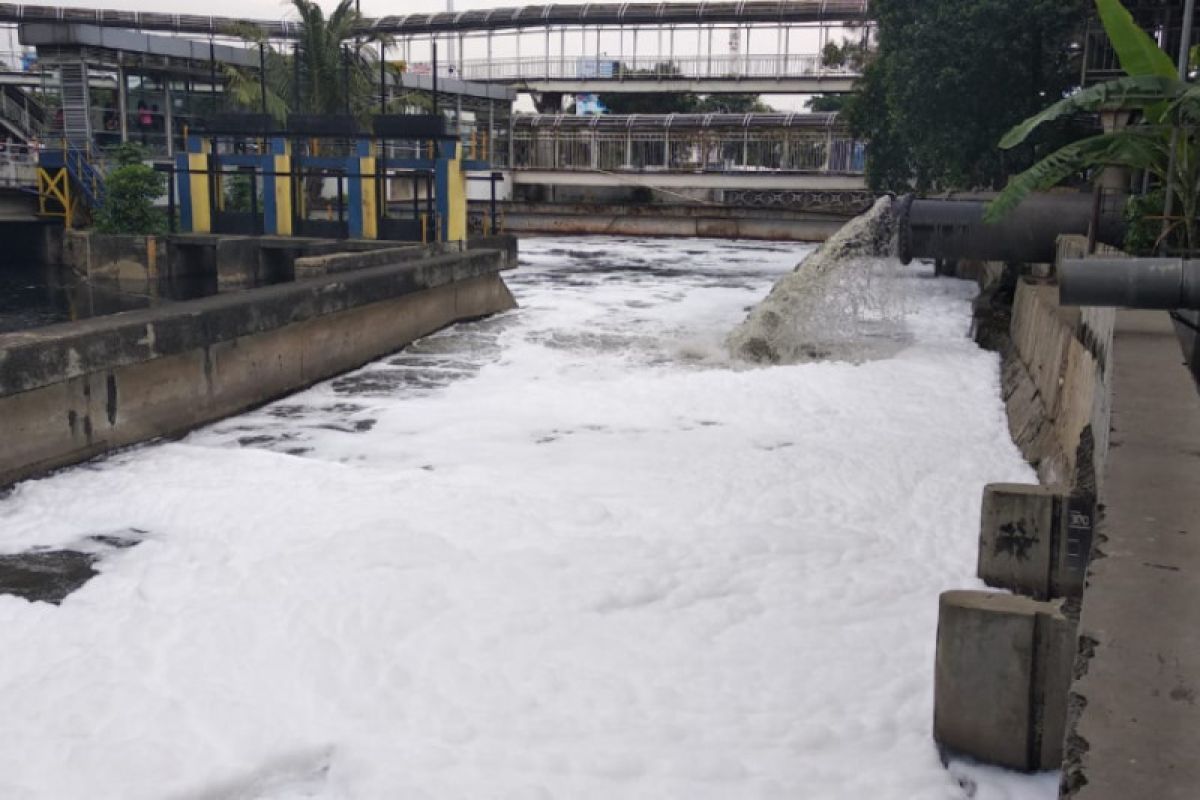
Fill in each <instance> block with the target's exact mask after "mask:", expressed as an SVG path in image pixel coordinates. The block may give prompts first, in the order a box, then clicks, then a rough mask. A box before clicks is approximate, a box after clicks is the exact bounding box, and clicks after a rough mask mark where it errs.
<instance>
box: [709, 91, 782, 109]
mask: <svg viewBox="0 0 1200 800" xmlns="http://www.w3.org/2000/svg"><path fill="white" fill-rule="evenodd" d="M774 110H775V109H773V108H771V107H770V106H769V105H767V104H766V103H764V102H763V101H762V100H759V99H758V95H756V94H710V95H705V96H704V97H703V98H702V99H701V100H700V102H699V103H697V104H696V113H697V114H769V113H770V112H772V111H774Z"/></svg>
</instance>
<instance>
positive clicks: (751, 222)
mask: <svg viewBox="0 0 1200 800" xmlns="http://www.w3.org/2000/svg"><path fill="white" fill-rule="evenodd" d="M869 205H870V202H869V201H868V202H867V203H866V206H869ZM864 208H865V207H864V205H863V204H862V203H861V202H859V203H858V204H857V205H854V206H853V207H852V208H849V209H845V210H840V211H830V212H829V213H821V212H813V211H795V210H790V209H786V208H736V207H727V206H698V205H650V204H648V205H620V204H611V203H523V202H514V203H506V204H505V205H504V209H503V213H504V230H505V231H507V232H509V233H516V234H521V233H545V234H558V235H563V234H611V235H620V236H702V237H704V236H707V237H717V238H725V239H769V240H773V241H797V242H823V241H825V240H826V239H828V238H829V237H830V236H832V235H833V234H834V233H836V232H837V231H838V230H839V229H840V228H841V227H842V225H843V224H845V222H846V221H847V220H848V219H849V218H850V217H852V216H854V215H855V214H858V213H859V212H861V211H863V210H864Z"/></svg>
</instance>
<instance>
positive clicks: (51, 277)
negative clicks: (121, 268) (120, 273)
mask: <svg viewBox="0 0 1200 800" xmlns="http://www.w3.org/2000/svg"><path fill="white" fill-rule="evenodd" d="M207 293H210V292H209V289H208V287H206V286H202V285H200V284H199V283H196V284H194V285H193V283H189V282H180V281H174V282H172V285H170V286H164V287H163V289H162V290H161V291H160V292H159V293H157V294H155V295H150V294H146V293H142V292H134V291H125V290H122V289H121V288H119V287H118V286H116V285H115V284H108V283H98V282H95V281H87V280H84V279H83V278H81V277H79V276H78V275H76V274H75V273H74V272H72V271H71V270H70V269H68V268H67V267H65V266H60V265H40V264H37V263H32V262H28V261H18V262H11V261H5V260H4V259H3V256H2V255H0V333H11V332H13V331H21V330H28V329H30V328H40V327H43V326H46V325H53V324H55V323H59V322H71V321H73V320H81V319H88V318H90V317H99V316H104V315H107V314H117V313H120V312H122V311H134V310H137V309H140V308H149V307H150V306H154V305H158V304H161V303H169V302H173V301H176V300H188V299H192V298H195V297H202V296H204V295H205V294H207Z"/></svg>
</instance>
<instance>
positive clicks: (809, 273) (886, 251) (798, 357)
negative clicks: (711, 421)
mask: <svg viewBox="0 0 1200 800" xmlns="http://www.w3.org/2000/svg"><path fill="white" fill-rule="evenodd" d="M892 203H893V201H892V198H890V197H881V198H880V199H879V200H877V201H876V203H875V205H874V206H872V208H871V209H870V210H869V211H867V212H866V213H865V214H862V215H860V216H858V217H855V218H854V219H853V220H851V221H850V222H848V223H847V224H846V225H845V226H843V227H842V229H841V230H839V231H838V232H837V233H836V234H834V235H833V236H832V237H830V238H829V240H828V241H827V242H825V244H824V245H822V246H821V248H820V249H818V250H817V251H815V252H814V253H812V254H811V255H809V256H808V257H807V258H805V259H804V260H803V261H802V262H800V265H799V266H798V267H796V269H795V271H793V272H790V273H788V274H787V275H785V276H784V277H783V278H781V279H780V280H779V282H778V283H776V284H775V286H774V288H772V289H771V293H770V294H769V295H768V296H767V298H766V299H765V300H763V302H762V303H760V304H759V305H757V306H756V307H755V308H754V309H753V310H752V311H751V312H750V315H749V316H748V317H747V318H746V321H745V322H743V323H742V324H741V325H740V326H739V327H737V328H736V329H735V330H734V331H733V332H732V333H731V334H730V335H729V338H728V339H727V342H726V343H727V345H728V347H729V350H730V353H731V354H732V355H733V357H734V358H738V359H742V360H745V361H753V362H758V363H766V364H791V363H797V362H802V361H816V360H834V361H851V362H860V361H867V360H871V359H874V358H881V357H885V356H887V355H891V354H892V353H894V352H895V351H896V350H898V349H899V348H900V347H901V346H902V345H903V344H904V342H905V341H906V340H907V338H908V336H907V334H906V332H905V329H904V324H903V320H904V315H905V313H906V308H907V305H908V304H907V303H906V302H905V297H904V295H903V294H902V293H901V292H900V291H899V285H900V284H899V282H898V281H896V280H895V278H896V270H897V268H898V266H899V262H898V261H897V259H896V255H895V254H896V237H895V232H896V224H895V216H894V214H893V212H892Z"/></svg>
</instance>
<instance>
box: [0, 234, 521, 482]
mask: <svg viewBox="0 0 1200 800" xmlns="http://www.w3.org/2000/svg"><path fill="white" fill-rule="evenodd" d="M504 264H505V256H504V254H503V253H501V252H498V251H494V250H475V251H472V252H468V253H462V254H452V255H445V256H439V257H436V258H429V259H424V260H421V261H417V262H413V263H406V264H400V265H384V266H376V267H369V268H365V269H362V270H359V271H355V272H351V273H345V274H342V275H339V276H337V277H331V278H325V279H315V280H310V281H303V282H299V283H289V284H283V285H279V286H271V287H264V288H261V289H254V290H248V291H244V292H239V293H235V294H230V295H219V296H215V297H208V298H203V299H200V300H193V301H188V302H183V303H173V304H169V305H166V306H160V307H158V308H155V309H149V310H145V311H135V312H130V313H126V314H121V315H118V316H113V317H101V318H96V319H90V320H84V321H82V322H75V323H68V324H63V325H54V326H49V327H46V328H39V329H35V330H30V331H23V332H19V333H11V334H5V335H0V441H2V442H3V443H4V447H3V448H2V449H0V486H4V485H7V484H10V483H12V482H15V481H18V480H21V479H23V478H27V477H30V476H32V475H36V474H38V473H41V472H44V471H47V470H50V469H54V468H57V467H61V466H64V465H67V464H72V463H75V462H78V461H82V460H84V459H87V458H91V457H93V456H96V455H99V454H102V453H104V452H107V451H109V450H112V449H114V448H118V447H122V446H125V445H129V444H133V443H136V442H140V441H145V440H147V439H151V438H155V437H159V436H170V435H176V434H179V433H182V432H185V431H187V430H188V429H190V428H193V427H195V426H197V425H200V424H203V423H206V422H210V421H212V420H215V419H219V418H221V417H224V416H228V415H230V414H234V413H237V412H239V411H241V410H244V409H246V408H249V407H252V406H254V405H258V404H261V403H263V402H266V401H268V400H271V399H273V398H276V397H279V396H282V395H284V394H287V393H289V392H292V391H295V390H296V389H299V388H301V387H304V386H307V385H309V384H311V383H314V382H316V381H319V380H322V379H324V378H327V377H330V376H332V375H335V374H338V373H340V372H344V371H346V370H348V369H351V368H353V367H356V366H358V365H361V364H363V363H365V362H367V361H369V360H371V359H373V358H376V357H378V356H381V355H383V354H385V353H388V352H392V351H394V350H396V349H397V348H399V347H402V346H403V345H405V344H407V343H409V342H411V341H412V340H414V339H416V338H418V337H420V336H424V335H426V334H429V333H431V332H433V331H436V330H438V329H439V328H442V327H445V326H446V325H449V324H451V323H453V322H456V321H459V320H464V319H471V318H475V317H480V316H484V315H487V314H492V313H495V312H498V311H503V310H505V309H509V308H512V307H514V305H515V303H514V301H513V298H512V295H511V294H510V293H509V291H508V289H507V287H506V286H505V285H504V282H503V281H502V280H501V278H500V275H499V270H500V269H501V268H502V267H503V266H504Z"/></svg>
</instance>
